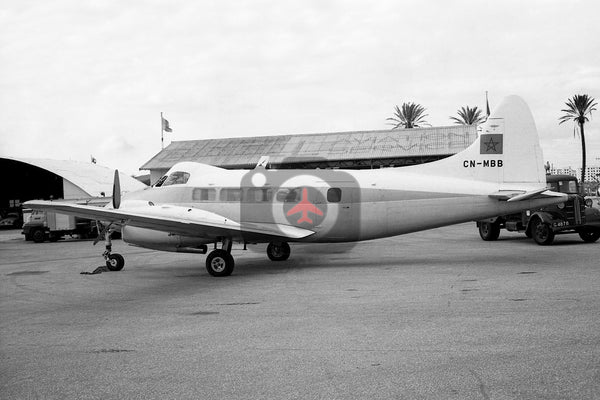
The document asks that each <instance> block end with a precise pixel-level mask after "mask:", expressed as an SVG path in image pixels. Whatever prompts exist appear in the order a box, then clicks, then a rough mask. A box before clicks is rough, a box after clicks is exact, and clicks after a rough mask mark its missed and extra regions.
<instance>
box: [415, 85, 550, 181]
mask: <svg viewBox="0 0 600 400" xmlns="http://www.w3.org/2000/svg"><path fill="white" fill-rule="evenodd" d="M421 168H423V169H425V170H426V171H427V172H428V173H431V174H433V175H436V176H440V177H448V178H458V179H469V180H474V181H479V182H490V183H500V184H501V187H502V188H506V189H510V188H517V187H522V188H532V187H534V188H543V187H545V186H546V174H545V169H544V162H543V155H542V149H541V147H540V144H539V137H538V133H537V129H536V127H535V122H534V120H533V116H532V115H531V111H530V110H529V107H528V106H527V104H526V103H525V101H523V99H521V98H520V97H518V96H508V97H506V98H504V99H503V100H502V102H501V103H500V105H499V106H498V107H497V108H496V109H495V110H494V111H493V112H492V114H491V115H490V117H489V118H488V120H487V121H486V122H485V123H484V124H482V125H481V127H480V129H479V136H478V138H477V139H476V140H475V141H474V142H473V144H471V146H469V147H468V148H467V149H465V150H464V151H462V152H460V153H457V154H455V155H453V156H451V157H448V158H446V159H443V160H440V161H437V162H433V163H429V164H425V165H421Z"/></svg>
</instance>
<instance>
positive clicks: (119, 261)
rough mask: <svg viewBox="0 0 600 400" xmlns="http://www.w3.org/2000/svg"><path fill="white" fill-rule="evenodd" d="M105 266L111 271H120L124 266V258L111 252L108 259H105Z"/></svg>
mask: <svg viewBox="0 0 600 400" xmlns="http://www.w3.org/2000/svg"><path fill="white" fill-rule="evenodd" d="M106 266H107V267H108V269H109V270H111V271H120V270H122V269H123V267H124V266H125V259H124V258H123V256H122V255H120V254H117V253H115V254H111V255H109V256H108V260H106Z"/></svg>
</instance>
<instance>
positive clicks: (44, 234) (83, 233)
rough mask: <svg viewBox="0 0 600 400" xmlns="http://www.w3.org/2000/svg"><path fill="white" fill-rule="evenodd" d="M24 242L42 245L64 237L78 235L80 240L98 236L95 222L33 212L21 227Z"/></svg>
mask: <svg viewBox="0 0 600 400" xmlns="http://www.w3.org/2000/svg"><path fill="white" fill-rule="evenodd" d="M22 233H23V235H25V240H33V241H34V242H36V243H42V242H45V241H46V240H49V241H51V242H56V241H57V240H60V239H62V238H63V237H65V236H67V235H68V236H74V235H78V236H79V237H81V238H82V239H87V238H92V237H96V236H98V231H97V229H96V222H95V221H91V220H89V219H84V218H77V217H74V216H71V215H64V214H56V213H53V212H45V211H38V210H33V211H32V212H31V215H30V217H29V221H28V222H27V223H25V224H24V225H23V232H22Z"/></svg>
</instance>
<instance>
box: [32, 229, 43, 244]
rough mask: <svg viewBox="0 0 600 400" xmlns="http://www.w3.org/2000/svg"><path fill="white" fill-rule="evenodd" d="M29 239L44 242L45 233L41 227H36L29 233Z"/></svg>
mask: <svg viewBox="0 0 600 400" xmlns="http://www.w3.org/2000/svg"><path fill="white" fill-rule="evenodd" d="M31 239H32V240H33V241H34V242H35V243H44V242H45V241H46V233H45V232H44V231H43V230H42V229H36V230H34V231H33V233H32V234H31Z"/></svg>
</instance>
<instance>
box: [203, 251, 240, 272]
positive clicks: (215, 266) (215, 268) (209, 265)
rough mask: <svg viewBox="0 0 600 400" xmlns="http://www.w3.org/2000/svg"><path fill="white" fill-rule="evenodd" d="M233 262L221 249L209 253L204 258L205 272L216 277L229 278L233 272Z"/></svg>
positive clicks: (229, 255)
mask: <svg viewBox="0 0 600 400" xmlns="http://www.w3.org/2000/svg"><path fill="white" fill-rule="evenodd" d="M234 267H235V262H234V261H233V257H232V256H231V254H229V253H228V252H226V251H225V250H222V249H216V250H213V251H211V252H210V254H209V255H208V257H206V271H208V273H209V274H211V275H212V276H216V277H222V276H229V275H231V273H232V272H233V268H234Z"/></svg>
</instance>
